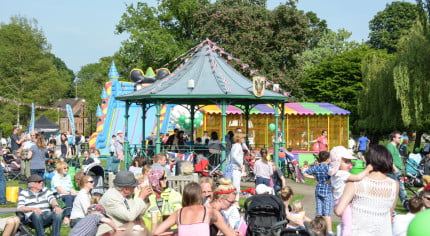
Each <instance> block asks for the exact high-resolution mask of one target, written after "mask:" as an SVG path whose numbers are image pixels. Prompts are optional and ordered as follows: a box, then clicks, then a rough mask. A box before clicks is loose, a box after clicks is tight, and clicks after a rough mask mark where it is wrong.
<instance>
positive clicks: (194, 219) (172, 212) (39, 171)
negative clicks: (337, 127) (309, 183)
mask: <svg viewBox="0 0 430 236" xmlns="http://www.w3.org/2000/svg"><path fill="white" fill-rule="evenodd" d="M177 132H178V133H180V131H177ZM14 133H15V131H14ZM229 136H231V137H230V142H231V145H230V147H229V150H228V158H227V162H226V170H225V173H224V176H222V177H223V178H217V179H214V178H213V177H212V176H207V177H200V178H199V182H198V183H196V182H191V183H189V184H187V185H186V186H185V188H184V189H183V191H182V192H179V191H177V190H175V189H173V188H170V187H169V185H168V176H171V175H175V173H172V171H171V168H170V166H171V165H170V163H171V162H172V161H174V160H172V159H171V158H170V157H169V156H168V155H167V154H165V153H159V154H155V155H153V156H152V157H151V159H150V160H148V159H146V158H145V157H142V156H139V155H138V156H136V157H135V158H134V159H133V161H132V163H131V165H130V168H129V170H126V171H116V175H115V178H114V180H113V186H110V188H109V189H108V190H106V192H104V194H100V193H95V192H92V190H93V189H94V185H95V179H94V178H93V177H94V176H91V175H85V176H83V177H82V178H80V179H79V181H78V182H77V183H75V185H77V186H78V187H79V191H78V190H76V188H75V187H74V184H73V183H72V178H71V177H70V175H69V174H68V168H69V166H68V164H67V163H66V162H65V161H64V160H60V161H57V162H56V166H55V174H54V175H53V177H52V180H51V181H50V182H49V183H48V182H47V181H46V179H45V178H44V176H45V175H44V172H45V158H46V153H47V152H48V151H47V149H48V147H47V146H46V145H47V144H46V140H45V138H44V137H43V135H40V134H36V133H34V132H32V133H30V140H31V141H32V143H33V145H31V146H29V147H28V152H27V153H26V157H27V158H25V159H28V160H29V161H28V163H27V164H24V165H28V166H29V168H28V169H29V171H30V175H29V177H28V178H26V180H27V183H28V189H26V190H23V191H21V192H20V193H19V197H18V204H17V210H18V211H19V212H21V213H22V214H21V215H18V216H17V217H9V218H7V219H2V220H1V221H0V223H2V224H0V228H3V231H4V232H3V235H13V233H14V232H16V231H17V230H18V226H19V225H20V224H21V223H23V224H26V225H28V226H30V227H32V228H34V229H35V231H36V233H37V235H45V233H44V232H45V230H44V228H45V227H47V226H52V229H51V235H59V234H60V229H61V225H62V224H63V225H70V227H72V230H71V231H70V235H100V234H103V233H105V232H108V231H111V230H115V231H122V230H124V228H122V227H121V226H122V225H124V224H127V223H128V222H138V223H137V224H141V225H142V227H144V228H145V229H146V230H149V231H151V232H152V233H153V234H154V235H161V234H165V233H169V232H176V233H177V234H178V235H191V234H194V233H200V234H201V235H218V234H224V235H244V234H245V233H246V230H245V231H243V230H241V229H243V227H242V225H243V224H246V221H245V222H244V220H243V212H242V211H243V209H241V208H240V205H239V199H240V198H241V197H247V196H248V193H252V194H256V195H258V194H269V195H274V197H276V198H279V200H280V201H281V202H282V203H283V205H284V206H285V215H286V219H287V220H288V224H287V225H286V228H291V229H299V230H300V229H306V228H310V229H311V230H312V231H314V232H317V233H318V234H319V235H334V233H333V229H332V222H331V216H332V213H333V212H334V213H335V214H336V215H338V216H340V217H341V224H340V225H341V235H405V232H406V230H407V225H408V224H409V222H411V220H412V219H413V217H414V216H415V215H416V214H417V213H418V212H420V211H422V210H424V209H426V208H430V184H427V186H424V187H423V188H422V189H420V191H422V192H421V195H419V196H414V197H412V198H410V199H408V197H407V194H406V191H405V188H404V186H402V185H403V183H402V182H401V181H400V179H399V176H400V175H401V172H402V171H403V170H404V164H403V159H402V156H401V155H400V152H399V148H400V146H401V141H400V140H401V134H400V132H393V133H392V134H390V142H389V143H388V144H387V147H385V146H381V145H369V141H367V140H365V139H363V141H362V142H363V143H364V144H363V145H364V146H366V149H363V147H361V148H355V149H353V150H349V149H347V148H345V147H343V146H337V147H333V148H332V149H331V150H328V148H327V132H326V131H325V132H324V131H323V132H322V136H321V137H322V138H318V139H316V140H315V143H319V144H318V146H319V148H320V149H326V150H320V152H319V153H318V157H317V160H316V162H315V163H313V164H312V165H308V166H303V167H302V169H301V172H303V175H304V176H305V177H306V178H313V179H316V187H315V203H316V211H315V216H310V215H308V214H307V213H306V212H305V210H304V206H305V205H306V204H308V202H305V201H302V200H295V201H293V195H294V194H293V189H292V188H291V187H289V186H288V183H287V181H286V180H285V177H284V173H282V172H281V171H280V170H279V169H278V168H277V166H276V165H275V164H274V162H273V160H271V159H270V157H269V150H267V149H266V148H261V149H260V150H259V151H258V152H254V153H255V156H256V157H255V164H254V166H253V172H254V175H255V187H254V188H251V189H245V190H242V189H241V181H242V175H243V169H244V164H245V157H244V156H245V153H247V152H249V149H248V147H247V146H246V144H245V142H244V135H243V133H242V131H241V130H235V131H234V132H232V134H230V135H229ZM169 137H171V136H169ZM173 137H175V136H173ZM178 137H181V136H180V135H179V136H178ZM361 137H364V135H363V134H361V135H360V138H361ZM201 139H202V141H203V139H204V140H205V142H207V143H208V144H209V143H211V140H212V144H211V145H212V146H211V147H215V145H220V143H219V142H216V140H218V137H217V135H216V134H212V135H211V138H209V139H206V137H202V138H201ZM123 140H124V136H123V134H122V132H121V131H119V132H118V134H117V136H116V137H115V139H114V142H113V143H112V145H114V149H112V151H113V154H112V155H114V154H116V156H117V157H120V156H121V151H119V152H118V150H119V149H121V148H122V147H119V145H121V146H122V143H123ZM206 140H209V141H206ZM218 141H219V140H218ZM15 142H19V140H15ZM172 143H173V144H172V145H173V147H174V149H175V147H178V149H177V151H179V150H180V148H179V146H176V145H179V144H177V141H175V138H173V141H172ZM359 143H361V142H359ZM20 145H25V140H24V141H23V142H22V143H20ZM48 145H49V143H48ZM363 145H362V146H363ZM18 146H19V145H18ZM121 150H122V149H121ZM22 151H23V149H21V150H20V147H18V148H16V147H14V148H12V150H11V152H12V153H15V154H16V155H19V154H18V152H21V153H22ZM352 151H360V152H363V156H364V160H365V162H366V168H365V169H364V170H363V171H362V172H360V173H358V174H351V173H350V172H349V171H350V170H351V168H352V160H354V159H357V158H358V157H357V156H356V155H353V152H352ZM286 152H287V154H288V152H290V151H288V150H286ZM122 154H123V153H122ZM414 154H416V153H414ZM21 155H22V154H21ZM428 155H429V153H427V154H426V157H424V158H423V159H424V160H425V159H426V158H427V159H428ZM66 156H67V154H66ZM98 156H99V153H98V155H90V154H89V153H88V152H86V151H85V152H83V155H82V157H83V163H82V164H83V165H90V164H92V163H94V162H96V163H98V162H100V160H99V159H98ZM23 159H24V158H23ZM399 160H400V161H399ZM42 162H43V164H42ZM23 163H24V162H23V160H21V162H19V161H18V164H20V165H23ZM111 164H112V163H111ZM186 166H187V165H183V166H182V167H184V169H186V168H185V167H186ZM115 168H116V167H115ZM115 168H111V170H114V169H115ZM227 169H230V172H229V171H228V170H227ZM116 170H117V169H116ZM192 170H193V166H192V165H191V173H192ZM188 172H190V171H183V170H182V171H181V172H179V173H188ZM1 173H3V172H1ZM2 178H3V179H4V176H3V177H2V175H1V174H0V182H1V180H2ZM0 187H1V188H3V187H5V184H4V186H0ZM402 191H404V192H402ZM3 195H4V194H3ZM398 198H400V199H401V200H402V203H403V205H404V206H405V208H406V209H407V210H408V213H407V214H406V215H395V211H394V209H395V206H396V203H397V199H398ZM3 199H4V198H2V193H1V191H0V203H2V202H1V201H2V200H3ZM4 202H5V203H8V202H6V200H5V199H4ZM245 211H246V209H245ZM363 226H365V227H363Z"/></svg>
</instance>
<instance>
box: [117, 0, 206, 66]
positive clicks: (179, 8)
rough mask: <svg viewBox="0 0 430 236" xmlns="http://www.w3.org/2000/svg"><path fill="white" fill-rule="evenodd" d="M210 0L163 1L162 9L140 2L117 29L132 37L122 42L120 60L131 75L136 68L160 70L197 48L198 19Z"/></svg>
mask: <svg viewBox="0 0 430 236" xmlns="http://www.w3.org/2000/svg"><path fill="white" fill-rule="evenodd" d="M208 3H209V1H207V0H162V1H160V5H159V6H158V8H155V7H149V6H148V4H146V3H142V2H138V3H137V4H136V6H134V5H133V4H131V5H129V6H127V12H126V13H124V14H123V15H122V17H121V21H120V22H119V23H118V25H117V26H116V33H118V34H121V33H129V34H130V38H129V39H128V40H126V41H124V42H122V46H121V48H120V50H119V52H118V56H119V59H120V61H121V63H122V64H124V66H125V67H126V70H127V71H130V70H131V69H132V68H147V67H150V66H151V67H153V68H159V67H161V66H162V65H164V64H165V63H167V62H169V61H170V60H172V59H173V58H174V57H175V56H178V55H180V54H181V53H183V52H184V51H186V50H188V49H189V48H190V47H192V46H194V45H195V44H197V42H198V41H199V39H197V38H196V35H195V34H196V28H197V27H198V25H197V24H196V23H195V20H194V15H195V13H196V12H197V11H198V10H199V9H202V8H204V7H205V6H206V5H207V4H208Z"/></svg>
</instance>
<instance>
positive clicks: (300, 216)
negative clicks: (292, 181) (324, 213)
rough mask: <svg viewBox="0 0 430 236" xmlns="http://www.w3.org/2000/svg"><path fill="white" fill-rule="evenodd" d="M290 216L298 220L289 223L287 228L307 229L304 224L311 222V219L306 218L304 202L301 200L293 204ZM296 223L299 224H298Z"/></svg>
mask: <svg viewBox="0 0 430 236" xmlns="http://www.w3.org/2000/svg"><path fill="white" fill-rule="evenodd" d="M290 215H291V216H292V217H294V218H295V219H296V221H295V222H294V221H293V222H290V223H288V225H287V227H288V228H292V229H305V225H304V222H311V219H309V217H307V216H306V212H305V209H304V207H303V202H302V201H300V200H295V201H294V202H293V210H292V211H291V212H290ZM296 222H299V223H298V224H297V223H296Z"/></svg>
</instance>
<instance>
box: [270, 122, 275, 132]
mask: <svg viewBox="0 0 430 236" xmlns="http://www.w3.org/2000/svg"><path fill="white" fill-rule="evenodd" d="M269 129H270V131H275V124H273V123H271V124H270V125H269Z"/></svg>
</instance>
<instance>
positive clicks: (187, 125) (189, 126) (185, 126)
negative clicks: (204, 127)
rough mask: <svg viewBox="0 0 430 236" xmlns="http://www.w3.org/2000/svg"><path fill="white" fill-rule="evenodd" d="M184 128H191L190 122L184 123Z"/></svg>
mask: <svg viewBox="0 0 430 236" xmlns="http://www.w3.org/2000/svg"><path fill="white" fill-rule="evenodd" d="M183 126H184V129H190V128H191V123H188V124H187V123H185V124H184V125H183Z"/></svg>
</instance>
